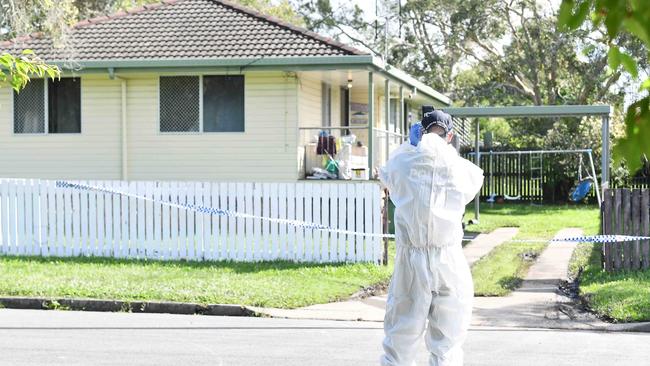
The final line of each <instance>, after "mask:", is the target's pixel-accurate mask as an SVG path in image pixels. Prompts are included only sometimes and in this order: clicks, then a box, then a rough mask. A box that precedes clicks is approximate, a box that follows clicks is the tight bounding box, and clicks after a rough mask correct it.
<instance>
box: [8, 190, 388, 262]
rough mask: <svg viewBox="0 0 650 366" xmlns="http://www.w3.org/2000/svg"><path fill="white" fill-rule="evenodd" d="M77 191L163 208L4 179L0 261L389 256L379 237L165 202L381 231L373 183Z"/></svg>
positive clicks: (321, 259) (373, 259)
mask: <svg viewBox="0 0 650 366" xmlns="http://www.w3.org/2000/svg"><path fill="white" fill-rule="evenodd" d="M73 183H79V184H84V185H90V186H97V187H101V188H108V189H111V190H116V191H121V192H128V193H130V194H132V195H137V196H144V197H147V198H149V199H152V200H157V201H158V202H152V201H149V200H143V199H137V198H135V197H130V196H127V195H120V194H111V193H105V192H97V191H92V190H80V189H74V188H60V187H57V186H56V184H55V181H48V180H15V179H0V254H6V255H40V256H61V257H70V256H101V257H114V258H147V259H162V260H175V259H186V260H199V261H202V260H234V261H262V260H277V259H282V260H291V261H304V262H375V263H379V262H380V261H381V259H382V255H383V253H382V245H381V239H380V238H379V237H367V236H363V235H348V234H338V233H332V232H326V231H319V230H313V229H305V228H300V227H295V226H291V225H288V224H279V223H271V222H268V221H266V220H261V219H253V218H234V217H227V216H217V215H210V214H205V213H200V212H195V211H192V210H185V209H182V208H178V207H171V206H169V205H166V204H164V203H161V202H171V203H178V204H193V205H201V206H208V207H214V208H221V209H224V210H230V211H237V212H242V213H247V214H252V215H256V216H263V217H270V218H279V219H290V220H301V221H307V222H315V223H318V224H323V225H327V226H331V227H333V228H337V229H344V230H351V231H355V232H359V233H381V232H382V227H381V219H382V217H381V194H380V190H379V186H378V185H377V184H376V183H371V182H356V183H350V182H345V183H341V182H338V183H317V182H299V183H215V182H124V181H75V182H73Z"/></svg>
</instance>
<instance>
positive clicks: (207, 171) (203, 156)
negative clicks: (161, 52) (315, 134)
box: [127, 72, 298, 181]
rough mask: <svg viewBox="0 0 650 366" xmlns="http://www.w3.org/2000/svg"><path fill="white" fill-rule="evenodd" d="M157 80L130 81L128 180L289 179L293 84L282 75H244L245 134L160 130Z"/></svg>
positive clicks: (148, 77) (292, 168) (292, 160)
mask: <svg viewBox="0 0 650 366" xmlns="http://www.w3.org/2000/svg"><path fill="white" fill-rule="evenodd" d="M158 80H159V75H155V74H151V75H145V76H140V77H137V78H130V79H128V98H127V99H128V108H127V114H128V121H129V123H128V146H129V150H128V170H129V177H128V178H129V179H131V180H143V179H161V180H240V181H292V180H296V179H297V177H298V172H297V167H296V155H295V154H296V120H297V116H296V113H297V108H296V100H297V99H296V83H295V80H294V79H293V77H289V76H287V75H285V74H284V73H280V72H278V73H264V74H262V73H247V74H246V75H245V101H244V103H245V107H244V108H245V132H214V133H161V132H160V126H159V122H158Z"/></svg>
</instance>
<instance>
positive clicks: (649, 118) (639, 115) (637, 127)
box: [614, 97, 650, 173]
mask: <svg viewBox="0 0 650 366" xmlns="http://www.w3.org/2000/svg"><path fill="white" fill-rule="evenodd" d="M649 106H650V97H645V98H643V99H641V100H639V101H638V102H636V103H633V104H632V105H630V106H629V107H628V110H627V113H626V116H625V137H623V138H621V139H620V140H618V141H617V142H616V145H615V146H614V163H615V164H620V162H621V161H622V160H623V159H624V160H625V162H626V164H627V168H628V170H629V171H630V173H636V171H637V170H638V169H639V168H640V167H641V157H642V156H643V155H644V154H645V155H646V156H650V144H648V141H650V108H649Z"/></svg>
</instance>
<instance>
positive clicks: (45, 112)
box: [9, 77, 84, 136]
mask: <svg viewBox="0 0 650 366" xmlns="http://www.w3.org/2000/svg"><path fill="white" fill-rule="evenodd" d="M78 79H79V83H80V84H79V132H57V133H50V108H49V106H50V99H49V97H48V95H49V93H48V92H49V87H50V83H49V82H48V80H50V79H47V78H42V79H37V78H34V79H32V80H31V81H30V83H31V82H34V81H36V80H40V81H42V82H43V83H44V85H43V94H44V95H43V109H44V110H43V117H44V120H43V124H44V126H43V132H16V128H15V126H16V120H15V119H14V116H15V114H14V110H15V108H16V106H15V103H16V100H15V97H14V94H15V93H16V92H15V91H14V90H13V89H11V122H12V123H11V124H10V126H9V128H11V133H12V135H14V136H49V135H52V136H56V135H67V136H76V135H81V134H82V133H83V125H84V123H83V121H84V108H83V100H84V96H83V93H84V87H83V85H82V83H83V78H81V77H78Z"/></svg>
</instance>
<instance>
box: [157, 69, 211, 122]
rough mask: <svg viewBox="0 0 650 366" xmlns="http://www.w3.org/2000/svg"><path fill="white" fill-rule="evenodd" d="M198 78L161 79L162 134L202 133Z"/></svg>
mask: <svg viewBox="0 0 650 366" xmlns="http://www.w3.org/2000/svg"><path fill="white" fill-rule="evenodd" d="M200 93H201V91H200V89H199V77H198V76H161V77H160V99H159V101H160V132H199V131H200V126H201V124H200V115H201V111H200V110H201V106H200V104H201V103H200V98H199V96H200Z"/></svg>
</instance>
